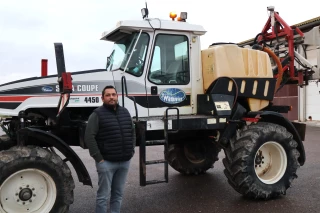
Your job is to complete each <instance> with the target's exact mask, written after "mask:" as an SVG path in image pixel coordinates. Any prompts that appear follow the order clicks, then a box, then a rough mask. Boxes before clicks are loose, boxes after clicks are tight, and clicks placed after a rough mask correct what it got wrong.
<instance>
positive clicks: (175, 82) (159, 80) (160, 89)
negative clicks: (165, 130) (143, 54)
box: [145, 31, 192, 116]
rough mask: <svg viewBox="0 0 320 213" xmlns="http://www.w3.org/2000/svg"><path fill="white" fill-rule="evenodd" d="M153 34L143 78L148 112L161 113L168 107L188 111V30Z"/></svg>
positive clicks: (152, 113) (189, 80)
mask: <svg viewBox="0 0 320 213" xmlns="http://www.w3.org/2000/svg"><path fill="white" fill-rule="evenodd" d="M154 38H155V40H154V42H153V49H152V52H151V59H150V65H149V66H148V70H147V74H146V81H145V82H146V94H147V99H148V108H149V116H163V115H164V112H165V110H166V109H167V108H168V107H178V108H179V112H180V114H191V113H192V101H191V73H190V67H191V61H190V34H189V33H184V32H181V33H169V32H168V31H166V32H164V31H156V34H155V37H154ZM173 113H176V112H174V111H173Z"/></svg>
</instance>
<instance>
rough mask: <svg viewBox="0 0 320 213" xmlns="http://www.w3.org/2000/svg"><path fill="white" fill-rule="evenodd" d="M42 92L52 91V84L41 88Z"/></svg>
mask: <svg viewBox="0 0 320 213" xmlns="http://www.w3.org/2000/svg"><path fill="white" fill-rule="evenodd" d="M41 90H42V92H52V91H53V88H52V87H50V86H44V87H42V88H41Z"/></svg>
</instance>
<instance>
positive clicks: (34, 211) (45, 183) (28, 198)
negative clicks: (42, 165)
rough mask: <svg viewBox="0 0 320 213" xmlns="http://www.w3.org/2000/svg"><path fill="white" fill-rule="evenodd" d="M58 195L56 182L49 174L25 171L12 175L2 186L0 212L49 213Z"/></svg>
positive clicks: (31, 170) (34, 170)
mask: <svg viewBox="0 0 320 213" xmlns="http://www.w3.org/2000/svg"><path fill="white" fill-rule="evenodd" d="M56 195H57V191H56V185H55V182H54V181H53V179H52V178H51V177H50V176H49V175H48V174H47V173H45V172H43V171H41V170H38V169H24V170H21V171H18V172H16V173H14V174H12V175H11V176H10V177H8V178H7V179H6V180H5V181H4V183H3V184H2V185H1V187H0V202H1V205H0V212H21V213H24V212H28V213H40V212H49V211H50V210H51V209H52V207H53V205H54V203H55V200H56ZM1 210H2V211H1Z"/></svg>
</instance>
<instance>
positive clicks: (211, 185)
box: [70, 125, 320, 213]
mask: <svg viewBox="0 0 320 213" xmlns="http://www.w3.org/2000/svg"><path fill="white" fill-rule="evenodd" d="M319 138H320V128H318V127H316V126H314V125H313V126H312V125H308V127H307V134H306V141H305V142H304V145H305V150H306V156H307V161H306V163H305V165H304V166H303V167H301V168H300V169H299V170H298V172H297V174H298V176H299V177H298V179H295V180H294V182H293V186H292V188H289V189H288V191H287V195H286V196H282V197H280V198H278V199H275V200H270V201H253V200H247V199H244V198H243V197H242V196H241V195H240V194H238V193H237V192H236V191H234V190H233V188H232V187H231V186H230V185H229V184H228V182H227V179H226V177H225V176H224V174H223V169H224V166H223V164H222V159H223V157H224V153H223V152H221V153H220V155H219V157H220V160H219V161H218V162H217V163H216V164H215V168H213V169H210V170H209V171H208V172H207V174H205V175H200V176H197V177H186V176H183V175H181V174H179V173H178V172H176V171H175V170H173V169H172V168H171V167H169V183H163V184H157V185H148V186H146V187H140V186H139V150H138V149H137V151H136V154H135V156H134V158H133V159H132V164H131V167H130V171H129V176H128V181H127V183H126V191H125V195H124V200H123V205H122V212H123V213H142V212H143V213H155V212H156V213H180V212H181V213H195V212H196V213H198V212H199V213H200V212H201V213H205V212H210V213H211V212H237V213H241V212H243V213H248V212H272V213H275V212H279V213H285V212H288V213H292V212H320V157H319V156H320V139H319ZM75 150H76V152H77V153H78V154H79V155H80V156H81V158H82V159H83V160H84V162H85V164H86V167H87V168H88V170H89V173H90V175H91V177H92V181H93V184H94V186H93V189H92V188H91V187H88V186H82V185H80V184H77V185H76V189H75V202H74V204H73V205H72V206H71V208H70V212H71V213H78V212H86V213H91V212H92V213H93V212H94V208H95V193H96V190H97V175H96V169H95V165H94V162H93V160H92V159H91V157H90V156H89V155H88V151H87V150H82V149H79V148H75ZM148 154H149V155H148V156H147V160H153V159H161V158H162V155H163V148H162V147H151V148H148ZM152 156H154V157H152ZM162 168H163V167H162V165H161V166H148V167H147V179H148V180H149V179H154V178H156V179H159V178H162V177H163V169H162Z"/></svg>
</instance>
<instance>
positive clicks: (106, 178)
mask: <svg viewBox="0 0 320 213" xmlns="http://www.w3.org/2000/svg"><path fill="white" fill-rule="evenodd" d="M130 161H131V160H129V161H121V162H110V161H106V160H105V161H104V162H102V163H96V167H97V172H98V177H99V181H98V185H99V188H98V191H97V200H96V213H106V212H107V202H108V200H109V198H110V210H111V213H119V212H120V208H121V203H122V195H123V192H124V187H125V182H126V180H127V175H128V170H129V166H130ZM110 195H111V197H110Z"/></svg>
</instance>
